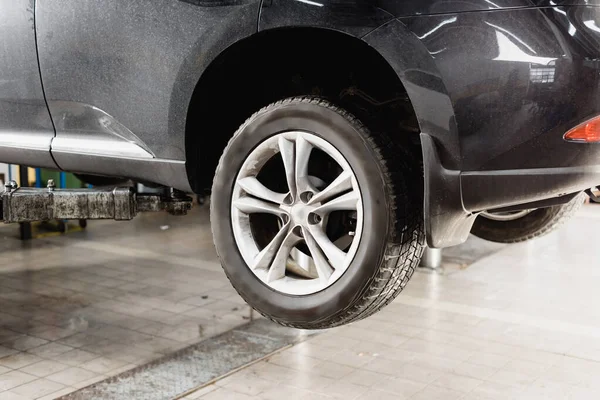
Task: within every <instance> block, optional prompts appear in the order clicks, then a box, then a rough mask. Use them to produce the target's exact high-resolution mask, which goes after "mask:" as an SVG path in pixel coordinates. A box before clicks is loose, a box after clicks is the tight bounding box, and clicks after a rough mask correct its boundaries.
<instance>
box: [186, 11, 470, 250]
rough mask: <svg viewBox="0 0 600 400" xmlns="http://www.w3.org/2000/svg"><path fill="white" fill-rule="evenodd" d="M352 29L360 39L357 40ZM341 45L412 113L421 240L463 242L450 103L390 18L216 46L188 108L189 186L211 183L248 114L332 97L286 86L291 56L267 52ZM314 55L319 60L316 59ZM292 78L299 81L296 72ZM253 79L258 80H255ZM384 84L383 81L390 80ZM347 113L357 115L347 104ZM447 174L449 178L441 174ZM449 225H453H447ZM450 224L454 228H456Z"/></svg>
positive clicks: (423, 56)
mask: <svg viewBox="0 0 600 400" xmlns="http://www.w3.org/2000/svg"><path fill="white" fill-rule="evenodd" d="M259 27H260V25H259ZM359 33H360V34H362V37H357V34H359ZM307 43H309V44H310V45H307ZM303 46H304V47H303ZM348 46H355V47H353V49H360V52H362V53H360V54H356V58H355V59H353V60H351V59H349V62H348V63H347V64H352V65H356V64H357V61H356V60H358V59H360V57H365V56H367V57H372V60H374V61H376V65H377V68H380V69H377V68H375V67H374V69H373V72H374V73H372V74H371V77H370V78H371V81H372V82H379V83H381V82H383V81H385V79H391V80H392V82H393V85H392V86H394V87H395V88H398V89H400V88H401V90H402V91H403V92H404V93H405V95H406V96H407V100H408V103H409V104H410V112H411V113H412V116H411V117H412V118H414V121H413V122H412V125H413V128H414V133H418V132H421V133H422V135H421V140H419V136H418V135H416V134H415V135H410V136H411V137H412V139H411V140H413V141H416V143H417V144H418V146H419V147H422V149H423V150H422V151H423V154H424V157H423V160H424V170H425V221H426V230H427V238H428V243H429V244H430V245H431V246H435V247H444V246H447V245H451V244H455V243H459V242H461V241H463V240H465V239H466V236H467V235H468V231H469V230H470V227H471V224H472V218H467V217H468V214H467V213H465V211H464V209H463V207H462V198H461V196H460V177H459V173H458V166H459V160H460V147H459V145H458V133H457V127H456V122H455V118H454V111H453V107H452V103H451V101H450V98H449V96H448V92H447V90H446V88H445V85H444V83H443V81H442V79H441V76H440V74H439V72H438V70H437V68H436V66H435V62H434V60H433V58H432V56H431V55H430V54H429V53H428V52H427V50H426V49H425V47H424V46H423V45H422V44H421V42H420V41H419V39H418V38H417V37H416V36H415V35H414V34H413V33H412V32H410V31H409V30H408V29H407V28H406V27H405V26H404V24H402V23H401V22H399V21H398V20H395V19H393V20H391V21H388V22H387V23H384V24H383V25H382V26H380V27H379V28H377V29H371V30H369V31H368V32H365V31H361V32H358V31H349V30H347V29H346V30H344V29H341V28H340V29H337V28H334V27H330V26H321V27H301V26H300V27H297V26H296V27H271V28H269V29H263V30H260V29H259V32H258V33H256V34H254V35H251V36H249V37H246V38H244V39H242V40H239V41H237V42H235V43H234V44H232V45H231V46H229V47H228V48H226V49H225V50H224V51H222V52H221V53H220V54H219V55H218V56H216V57H215V58H214V60H213V61H212V62H211V63H210V64H209V65H208V67H207V68H206V69H205V70H204V72H203V73H202V75H201V76H200V79H199V81H198V83H197V85H196V87H195V89H194V93H193V95H192V99H191V102H190V105H189V108H188V113H187V120H186V138H185V147H186V160H187V161H186V169H187V174H188V179H189V180H190V185H191V187H192V188H193V189H194V191H196V192H199V193H200V192H202V191H203V190H204V188H208V187H210V183H211V181H212V177H213V174H214V171H215V168H216V164H217V162H218V158H219V156H220V154H221V152H222V150H223V149H224V148H225V146H226V144H227V141H228V140H229V138H230V137H231V135H232V134H233V132H235V130H236V129H237V126H239V125H240V124H241V123H242V122H243V121H244V120H245V119H246V118H248V117H250V115H252V113H253V112H254V111H256V110H258V109H260V108H262V107H264V106H266V105H267V104H269V103H271V102H273V101H276V100H279V99H281V98H285V97H291V96H297V95H306V94H314V95H317V96H318V95H325V96H327V95H328V94H331V90H329V93H328V89H331V88H322V87H318V86H319V85H318V84H317V85H314V84H312V85H311V83H314V82H310V79H309V80H308V81H309V82H308V83H309V84H308V85H303V84H300V85H297V86H296V87H293V86H294V84H295V81H296V78H297V76H295V74H291V75H290V74H283V75H282V74H281V70H282V69H283V70H285V69H286V68H288V67H290V64H293V63H294V61H296V62H298V60H293V58H290V59H289V60H288V62H289V63H288V64H285V63H283V64H282V63H279V64H277V63H276V64H275V65H271V64H269V63H268V62H265V60H264V58H265V57H266V58H267V59H268V60H269V61H274V58H273V57H272V54H271V53H272V52H276V53H277V57H278V58H279V57H281V54H284V53H285V51H286V49H287V50H289V49H290V48H293V49H294V52H296V53H297V54H300V55H307V54H310V55H312V56H315V54H318V55H319V56H322V57H325V58H327V57H330V60H334V59H333V58H332V57H333V56H332V54H336V56H339V55H344V54H346V53H342V50H341V49H346V50H347V49H348V48H349V47H348ZM340 48H341V49H340ZM267 49H268V51H267ZM308 49H310V52H309V51H308ZM288 52H289V51H288ZM284 58H285V57H284ZM315 60H320V59H319V58H318V57H315ZM363 61H364V60H363ZM300 62H301V60H300ZM317 62H318V61H317ZM282 65H285V66H284V67H282ZM320 67H321V69H320V70H319V71H318V72H319V73H321V72H323V71H325V70H327V67H328V64H327V62H325V61H323V62H322V64H321V66H320ZM290 68H291V67H290ZM292 70H293V68H292ZM315 71H316V69H315V70H311V72H315ZM377 72H379V73H377ZM382 72H383V74H382ZM392 74H393V76H392ZM309 75H310V74H309ZM282 76H283V77H284V78H285V79H283V80H281V81H279V82H278V84H277V85H273V84H271V85H263V83H264V80H265V79H267V80H269V79H271V80H273V81H277V78H278V77H282ZM373 77H376V79H373ZM299 79H300V80H302V77H300V78H299ZM333 80H335V79H333ZM283 81H285V82H286V84H287V82H288V81H290V82H291V83H292V85H291V86H292V87H283V86H285V85H283V84H282V82H283ZM256 82H261V85H260V86H258V85H257V84H256ZM304 83H306V82H304ZM334 86H335V85H334ZM375 86H378V87H379V86H386V84H383V85H377V84H376V85H375ZM387 86H390V85H389V82H388V85H387ZM307 88H308V89H309V92H308V93H307V92H306V90H307ZM323 92H325V93H323ZM390 93H391V92H390ZM240 103H243V104H244V106H243V107H241V108H240V107H238V106H237V105H238V104H240ZM334 103H337V104H338V105H341V106H343V107H344V106H346V105H345V104H339V102H335V101H334ZM350 111H351V112H353V113H356V111H355V110H354V109H352V108H350ZM219 113H221V114H222V115H227V117H226V119H225V120H222V121H220V123H218V124H217V121H216V120H215V116H216V115H218V114H219ZM358 116H359V118H360V117H361V116H360V115H358ZM230 117H231V118H230ZM423 136H427V137H429V138H431V141H427V140H425V141H424V140H423ZM396 137H398V136H396ZM415 138H416V139H415ZM426 147H427V148H426ZM431 151H434V152H435V157H432V156H431V154H429V155H428V154H426V152H429V153H430V152H431ZM445 172H450V173H449V174H446V173H445ZM453 172H456V173H453ZM448 176H451V178H450V179H448ZM449 226H453V227H454V229H449ZM457 226H458V227H460V229H456V228H457ZM465 232H466V233H465Z"/></svg>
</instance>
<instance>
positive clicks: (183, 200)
mask: <svg viewBox="0 0 600 400" xmlns="http://www.w3.org/2000/svg"><path fill="white" fill-rule="evenodd" d="M191 208H192V199H191V198H190V197H188V196H186V195H185V194H183V193H181V192H179V191H176V190H173V189H171V190H170V191H169V193H168V194H137V193H135V192H134V191H133V190H132V188H129V187H117V188H110V189H105V188H91V189H57V188H56V185H55V183H54V181H53V180H52V179H51V180H49V181H48V187H47V188H29V187H21V188H19V187H18V186H17V183H16V182H15V181H10V182H8V183H7V184H6V185H5V189H4V192H2V193H0V220H2V221H4V222H5V223H17V222H34V221H50V220H53V219H114V220H117V221H127V220H131V219H133V218H134V217H135V216H136V215H137V214H138V213H139V212H142V211H167V212H168V213H170V214H173V215H185V214H187V212H188V211H189V210H190V209H191Z"/></svg>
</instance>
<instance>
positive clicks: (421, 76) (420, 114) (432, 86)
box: [259, 0, 475, 247]
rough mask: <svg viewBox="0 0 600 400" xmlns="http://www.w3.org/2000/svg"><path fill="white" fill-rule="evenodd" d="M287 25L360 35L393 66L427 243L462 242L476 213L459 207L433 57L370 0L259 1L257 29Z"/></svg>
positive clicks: (449, 125)
mask: <svg viewBox="0 0 600 400" xmlns="http://www.w3.org/2000/svg"><path fill="white" fill-rule="evenodd" d="M375 25H377V26H375ZM291 26H293V27H297V26H311V27H318V28H325V29H334V30H338V31H341V32H343V33H346V34H349V35H351V36H354V37H356V38H358V39H361V40H363V41H364V42H365V43H367V44H369V45H370V46H371V47H373V48H374V49H375V50H377V51H378V52H379V54H381V55H382V56H383V57H384V58H385V60H386V61H387V62H388V63H389V65H390V66H391V67H392V68H393V69H394V70H395V71H396V74H397V75H398V77H399V78H400V80H401V82H402V84H403V85H404V87H405V89H406V91H407V94H408V96H409V98H410V100H411V102H412V105H413V108H414V110H415V114H416V116H417V119H418V122H419V127H420V130H421V132H422V134H421V143H422V148H423V161H424V171H425V204H424V218H425V226H426V233H427V242H428V244H429V246H430V247H447V246H452V245H456V244H459V243H462V242H464V241H465V240H466V239H467V237H468V235H469V232H470V230H471V227H472V224H473V222H474V220H475V216H473V215H471V214H470V213H468V212H466V211H465V210H464V208H463V206H462V198H461V188H460V171H459V166H460V159H461V157H460V146H459V137H458V129H457V126H456V119H455V116H454V109H453V107H452V102H451V101H450V97H449V95H448V91H447V90H446V87H445V85H444V82H443V80H442V78H441V75H440V73H439V71H438V70H437V67H436V65H435V63H434V60H433V58H432V57H431V55H430V54H429V52H428V51H427V49H426V48H425V46H424V45H423V44H422V43H421V42H420V40H419V39H418V38H417V36H415V35H414V34H413V33H412V32H411V31H409V30H408V29H407V28H406V26H405V25H404V24H403V23H402V22H400V21H399V20H397V19H395V17H394V16H393V15H391V14H390V13H388V12H386V11H384V10H382V9H380V8H377V7H374V6H373V5H371V4H369V3H345V4H343V5H341V4H337V3H327V4H325V5H323V6H322V7H309V6H307V5H306V4H303V3H300V2H290V1H280V0H266V1H265V2H264V3H263V5H262V9H261V15H260V20H259V31H264V30H269V29H274V28H282V27H291Z"/></svg>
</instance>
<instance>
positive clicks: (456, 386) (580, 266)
mask: <svg viewBox="0 0 600 400" xmlns="http://www.w3.org/2000/svg"><path fill="white" fill-rule="evenodd" d="M598 223H600V206H598V205H596V206H588V207H585V208H584V210H583V211H582V212H581V213H580V214H579V216H578V217H577V218H575V219H574V220H573V221H572V222H571V223H569V224H568V225H567V226H565V227H563V229H561V230H560V231H559V232H556V233H554V234H552V235H550V236H547V237H545V238H542V239H539V240H536V241H533V242H530V243H523V244H518V245H513V246H508V247H504V248H502V249H501V250H499V251H498V252H497V253H495V254H493V255H492V256H489V257H487V258H484V259H481V260H479V261H478V262H476V263H474V264H472V265H470V266H469V267H468V268H466V269H462V268H461V267H460V266H459V265H457V264H455V263H453V264H452V266H451V267H450V268H448V269H447V270H446V271H445V272H444V274H441V275H440V274H436V273H427V272H424V271H420V272H419V273H417V274H416V275H415V276H414V277H413V280H412V281H411V282H410V283H409V285H408V287H407V289H406V290H405V292H404V293H402V294H401V295H400V296H399V297H398V298H397V300H396V301H395V302H394V303H392V304H391V305H390V306H388V307H387V308H386V309H385V310H383V311H382V312H380V313H379V314H377V315H375V316H373V317H371V318H368V319H366V320H364V321H361V322H358V323H355V324H352V325H350V326H346V327H342V328H336V329H332V330H330V331H328V332H326V333H324V334H321V335H318V336H316V337H314V338H312V339H309V340H308V341H305V342H303V343H301V344H299V345H297V346H295V347H292V348H290V349H288V350H285V351H283V352H281V353H279V354H277V355H275V356H272V357H270V358H269V359H267V360H264V361H262V362H259V363H257V364H254V365H252V366H250V367H248V368H246V369H244V370H242V371H239V372H237V373H235V374H233V375H230V376H229V377H227V378H224V379H222V380H220V381H218V382H217V383H216V384H214V385H210V386H208V387H205V388H203V389H201V390H200V391H198V392H196V393H194V394H192V395H190V396H188V399H195V398H199V399H202V400H219V399H239V400H249V399H273V400H279V399H282V398H283V399H287V400H296V399H306V400H308V399H310V400H317V399H330V398H338V399H344V400H352V399H361V400H363V399H364V400H383V399H390V400H392V399H393V400H402V399H415V400H437V399H439V400H454V399H463V400H483V399H491V400H496V399H497V400H509V399H527V400H535V399H540V400H541V399H544V400H548V399H581V400H591V399H598V398H600V291H599V290H598V286H599V285H600V268H598V267H599V265H600V261H599V260H600V245H599V244H598Z"/></svg>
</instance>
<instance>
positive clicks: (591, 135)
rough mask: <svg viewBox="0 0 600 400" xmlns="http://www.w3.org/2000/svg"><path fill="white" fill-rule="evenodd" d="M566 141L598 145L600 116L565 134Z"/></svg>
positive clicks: (599, 139)
mask: <svg viewBox="0 0 600 400" xmlns="http://www.w3.org/2000/svg"><path fill="white" fill-rule="evenodd" d="M564 139H565V140H567V141H569V142H579V143H597V142H600V116H598V117H595V118H592V119H590V120H589V121H586V122H584V123H582V124H579V125H577V126H576V127H575V128H573V129H571V130H570V131H569V132H567V133H565V136H564Z"/></svg>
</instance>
